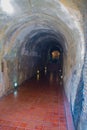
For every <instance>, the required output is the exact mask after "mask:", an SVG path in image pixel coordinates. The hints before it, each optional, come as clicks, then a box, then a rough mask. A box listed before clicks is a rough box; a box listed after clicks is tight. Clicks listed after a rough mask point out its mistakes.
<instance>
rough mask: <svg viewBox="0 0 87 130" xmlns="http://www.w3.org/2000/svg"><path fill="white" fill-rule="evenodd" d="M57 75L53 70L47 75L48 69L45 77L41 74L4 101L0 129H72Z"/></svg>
mask: <svg viewBox="0 0 87 130" xmlns="http://www.w3.org/2000/svg"><path fill="white" fill-rule="evenodd" d="M51 67H52V66H51ZM58 75H59V74H58V73H57V72H56V73H55V72H54V71H53V72H48V74H46V70H45V75H44V74H43V72H42V73H39V72H38V74H37V76H35V77H34V78H32V79H31V80H29V81H27V82H25V83H24V84H23V85H22V86H21V87H19V88H16V89H14V92H13V93H12V94H10V95H8V96H6V97H4V98H2V99H1V100H0V130H73V127H72V119H71V115H70V110H69V107H68V104H67V103H68V102H67V101H66V98H65V96H64V92H63V88H62V81H60V79H59V76H58ZM66 109H67V111H68V113H67V111H66ZM66 116H68V117H66ZM68 128H70V129H68Z"/></svg>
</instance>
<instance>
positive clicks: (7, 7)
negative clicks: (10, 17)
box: [1, 0, 14, 14]
mask: <svg viewBox="0 0 87 130" xmlns="http://www.w3.org/2000/svg"><path fill="white" fill-rule="evenodd" d="M1 8H2V10H3V11H4V12H6V13H8V14H13V12H14V9H13V6H12V4H11V0H1Z"/></svg>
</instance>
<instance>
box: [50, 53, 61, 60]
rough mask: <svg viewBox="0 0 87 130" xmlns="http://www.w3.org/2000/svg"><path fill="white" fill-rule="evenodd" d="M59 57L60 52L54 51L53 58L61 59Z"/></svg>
mask: <svg viewBox="0 0 87 130" xmlns="http://www.w3.org/2000/svg"><path fill="white" fill-rule="evenodd" d="M59 56H60V52H59V51H53V52H52V58H53V59H54V58H59Z"/></svg>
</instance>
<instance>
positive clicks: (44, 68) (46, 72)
mask: <svg viewBox="0 0 87 130" xmlns="http://www.w3.org/2000/svg"><path fill="white" fill-rule="evenodd" d="M44 69H45V75H46V74H47V67H45V68H44Z"/></svg>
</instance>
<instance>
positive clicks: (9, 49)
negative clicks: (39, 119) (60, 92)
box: [0, 0, 87, 130]
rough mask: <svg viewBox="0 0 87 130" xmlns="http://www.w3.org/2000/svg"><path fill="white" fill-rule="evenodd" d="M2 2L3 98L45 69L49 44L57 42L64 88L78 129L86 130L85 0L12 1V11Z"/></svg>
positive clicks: (0, 89) (0, 77)
mask: <svg viewBox="0 0 87 130" xmlns="http://www.w3.org/2000/svg"><path fill="white" fill-rule="evenodd" d="M2 1H3V2H4V0H0V2H1V6H0V70H1V71H0V96H2V95H4V94H5V93H7V92H8V91H9V90H11V89H13V84H14V82H18V84H21V83H22V82H23V81H24V80H26V79H28V78H30V77H32V76H33V75H34V73H36V70H37V66H39V67H40V66H44V61H45V60H44V59H45V56H44V55H45V54H44V53H42V52H44V51H46V48H47V47H48V46H49V45H50V44H49V43H48V42H47V41H48V40H49V39H51V40H54V39H55V40H57V42H58V43H60V44H61V46H62V48H63V51H64V68H63V70H64V71H63V76H64V87H65V92H66V95H67V97H68V100H69V102H70V105H71V110H72V115H73V119H74V123H75V129H76V130H87V124H86V121H87V104H86V103H87V96H86V95H87V72H86V71H87V54H86V49H87V46H86V43H87V9H86V8H87V2H86V0H79V1H77V0H44V1H43V0H37V1H36V0H30V1H28V0H21V2H20V0H15V1H14V0H12V2H11V4H10V5H9V4H7V6H8V5H9V6H10V9H11V10H10V12H9V10H8V8H7V7H6V8H4V7H3V2H2ZM4 5H5V4H4ZM38 30H40V31H42V32H43V30H44V33H47V32H48V33H47V37H46V36H44V35H43V34H42V36H39V31H38ZM51 31H53V33H51ZM33 32H34V33H33ZM27 36H29V37H28V38H27ZM37 36H38V38H37ZM34 38H36V40H35V41H34V40H33V39H34ZM62 39H63V40H62ZM27 41H28V42H29V43H28V44H27ZM32 41H33V42H32ZM42 41H44V42H46V43H47V44H44V43H42ZM24 45H27V46H28V49H29V52H27V50H26V49H25V50H26V51H24V50H23V48H24ZM31 45H32V46H31ZM84 47H85V51H84ZM42 48H44V49H42ZM40 50H41V51H40ZM20 52H22V53H20ZM24 52H25V53H24ZM84 52H85V61H84ZM40 54H41V55H40ZM42 59H43V60H42ZM2 63H3V65H2ZM83 63H84V66H83ZM3 66H4V67H3ZM3 68H4V70H3V72H2V69H3ZM78 99H79V100H78ZM78 106H79V107H78ZM76 113H77V114H76ZM80 113H81V114H80Z"/></svg>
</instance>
